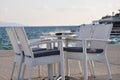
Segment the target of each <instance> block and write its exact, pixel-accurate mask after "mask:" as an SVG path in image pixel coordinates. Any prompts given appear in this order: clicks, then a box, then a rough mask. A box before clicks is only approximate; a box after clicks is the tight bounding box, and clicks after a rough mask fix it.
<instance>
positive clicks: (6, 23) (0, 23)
mask: <svg viewBox="0 0 120 80" xmlns="http://www.w3.org/2000/svg"><path fill="white" fill-rule="evenodd" d="M9 26H16V27H17V26H23V25H22V24H18V23H8V22H3V21H0V27H9Z"/></svg>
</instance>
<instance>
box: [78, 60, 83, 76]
mask: <svg viewBox="0 0 120 80" xmlns="http://www.w3.org/2000/svg"><path fill="white" fill-rule="evenodd" d="M78 65H79V70H80V74H82V66H81V62H80V61H78Z"/></svg>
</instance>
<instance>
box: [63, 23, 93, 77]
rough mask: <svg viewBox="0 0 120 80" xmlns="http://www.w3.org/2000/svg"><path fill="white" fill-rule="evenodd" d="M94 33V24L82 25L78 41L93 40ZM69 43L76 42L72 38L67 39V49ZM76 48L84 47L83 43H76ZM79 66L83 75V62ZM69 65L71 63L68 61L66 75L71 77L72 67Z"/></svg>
mask: <svg viewBox="0 0 120 80" xmlns="http://www.w3.org/2000/svg"><path fill="white" fill-rule="evenodd" d="M92 32H93V26H92V24H87V25H81V26H80V29H79V32H78V33H77V34H78V38H77V39H79V38H80V39H88V38H91V35H92ZM69 41H70V42H71V41H74V39H71V38H67V39H65V43H66V47H69ZM75 44H76V45H75V47H76V46H77V47H82V41H75ZM78 64H79V70H80V73H82V68H81V62H80V61H78ZM68 65H69V61H68V60H67V59H66V74H67V75H68V76H70V66H68Z"/></svg>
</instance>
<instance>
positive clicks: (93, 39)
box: [86, 38, 109, 42]
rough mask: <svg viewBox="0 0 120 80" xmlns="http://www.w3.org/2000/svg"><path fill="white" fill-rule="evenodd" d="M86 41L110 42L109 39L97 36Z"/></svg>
mask: <svg viewBox="0 0 120 80" xmlns="http://www.w3.org/2000/svg"><path fill="white" fill-rule="evenodd" d="M86 41H101V42H108V41H109V40H108V39H96V38H89V39H86Z"/></svg>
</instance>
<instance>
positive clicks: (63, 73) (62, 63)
mask: <svg viewBox="0 0 120 80" xmlns="http://www.w3.org/2000/svg"><path fill="white" fill-rule="evenodd" d="M60 67H61V76H62V80H65V69H64V60H61V62H60Z"/></svg>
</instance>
